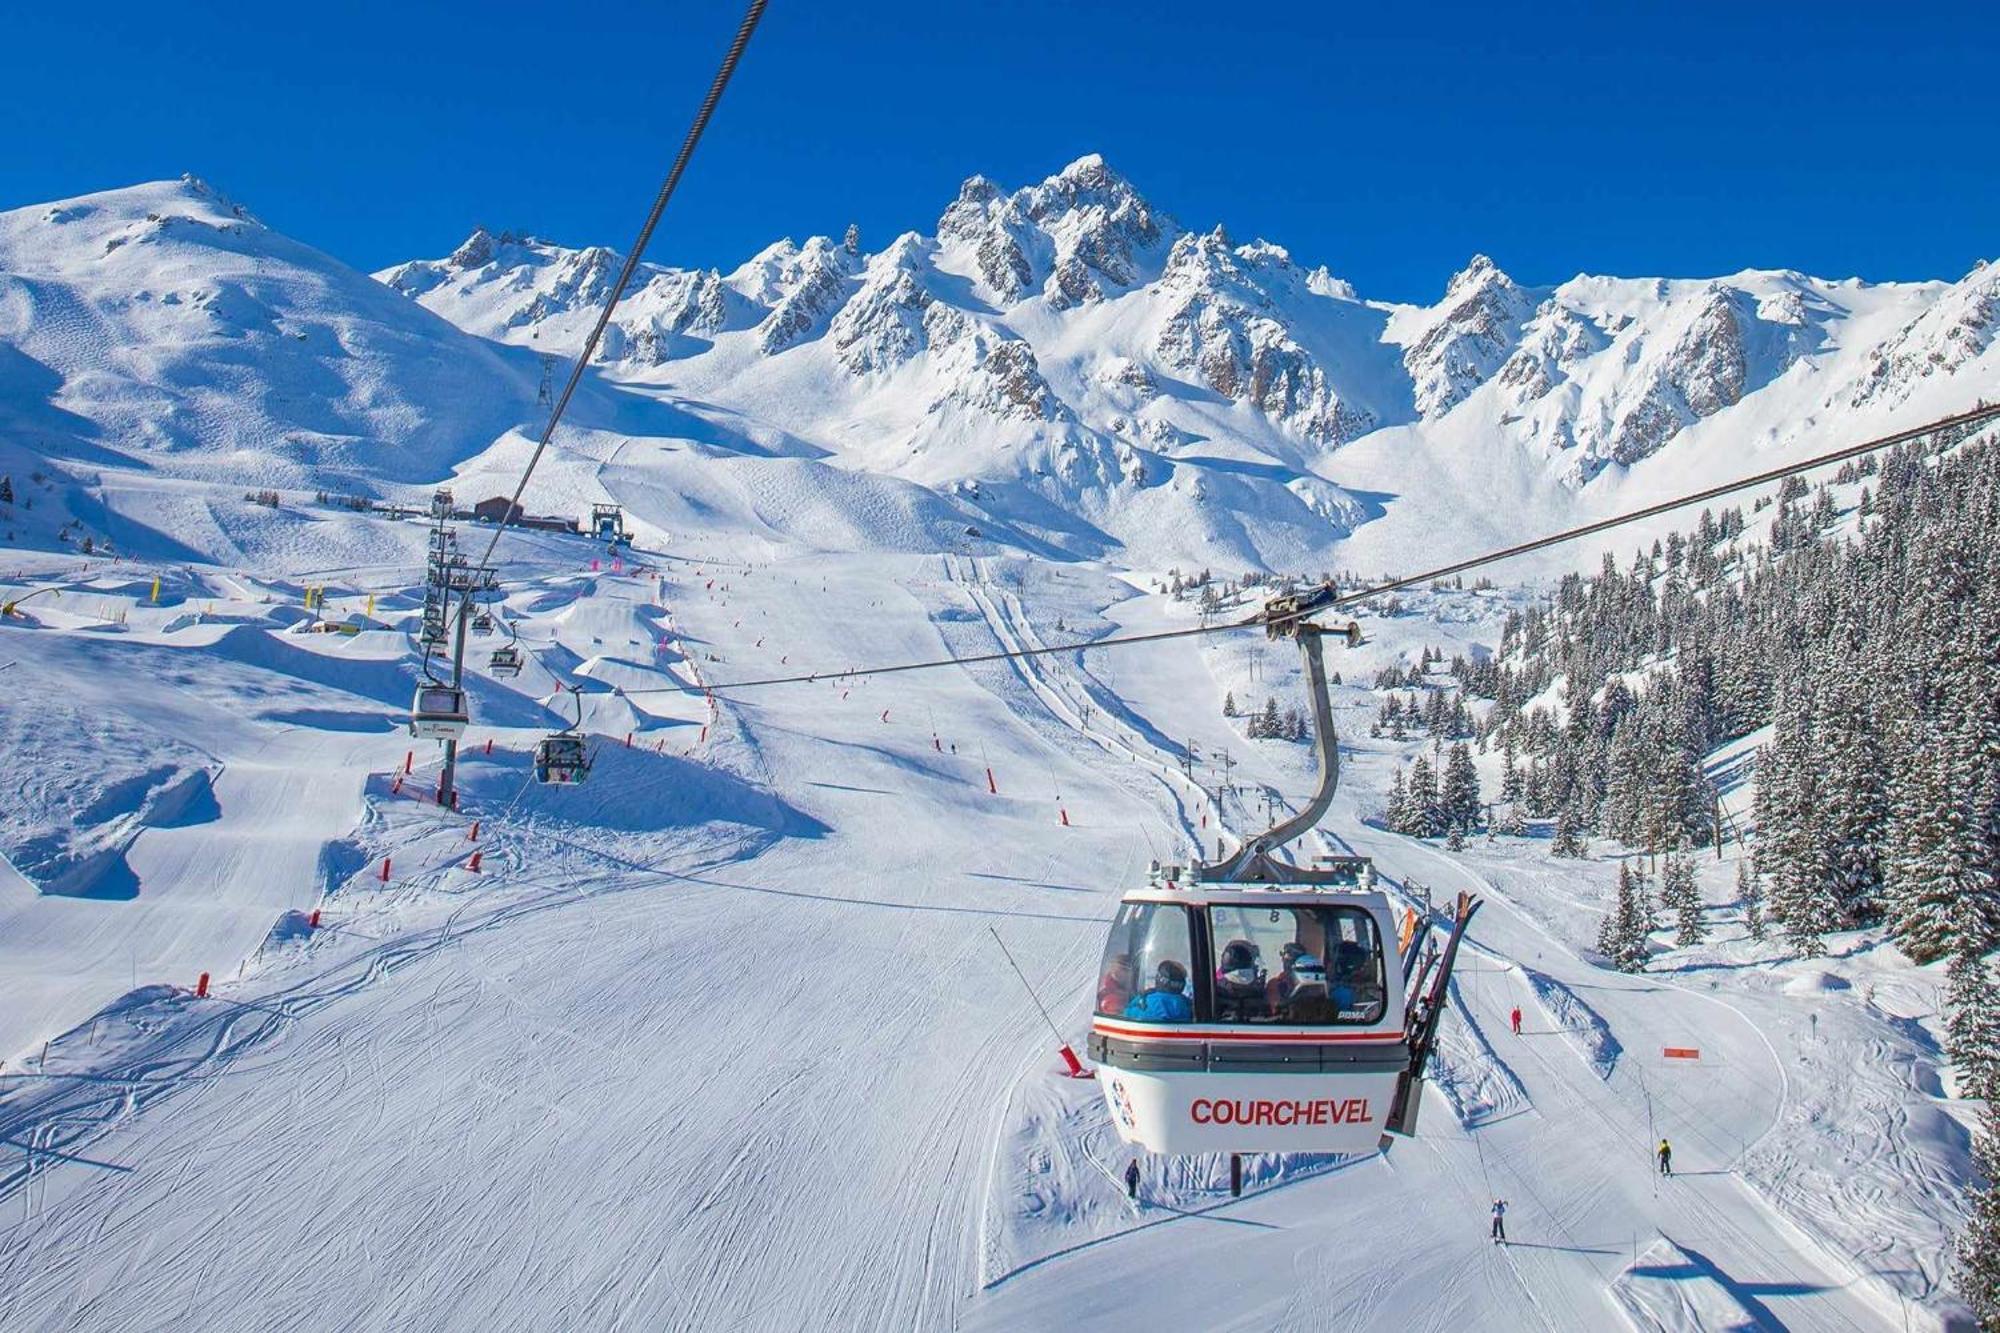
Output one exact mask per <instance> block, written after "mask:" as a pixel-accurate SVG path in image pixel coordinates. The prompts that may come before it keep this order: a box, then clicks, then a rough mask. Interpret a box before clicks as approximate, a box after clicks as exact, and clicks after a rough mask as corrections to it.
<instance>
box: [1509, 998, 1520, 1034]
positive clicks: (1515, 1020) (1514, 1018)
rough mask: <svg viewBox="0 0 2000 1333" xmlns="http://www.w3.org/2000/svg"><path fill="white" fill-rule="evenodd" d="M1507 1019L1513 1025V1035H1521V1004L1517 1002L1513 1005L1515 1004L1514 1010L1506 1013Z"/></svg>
mask: <svg viewBox="0 0 2000 1333" xmlns="http://www.w3.org/2000/svg"><path fill="white" fill-rule="evenodd" d="M1507 1020H1508V1021H1509V1022H1510V1023H1512V1024H1513V1025H1514V1035H1515V1036H1517V1037H1518V1036H1520V1035H1521V1006H1520V1005H1518V1004H1517V1005H1515V1006H1514V1012H1513V1013H1511V1014H1509V1015H1507Z"/></svg>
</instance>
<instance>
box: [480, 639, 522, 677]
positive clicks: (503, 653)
mask: <svg viewBox="0 0 2000 1333" xmlns="http://www.w3.org/2000/svg"><path fill="white" fill-rule="evenodd" d="M486 669H487V670H488V671H491V672H492V673H493V674H494V675H496V676H518V675H520V674H521V650H520V649H519V648H516V647H515V646H514V645H513V644H511V643H509V644H502V645H501V646H500V647H498V648H495V649H494V650H493V655H492V656H491V657H489V658H487V659H486Z"/></svg>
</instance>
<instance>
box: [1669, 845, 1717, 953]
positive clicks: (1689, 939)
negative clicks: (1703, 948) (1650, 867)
mask: <svg viewBox="0 0 2000 1333" xmlns="http://www.w3.org/2000/svg"><path fill="white" fill-rule="evenodd" d="M1660 901H1661V902H1663V903H1665V904H1666V905H1667V906H1668V907H1670V908H1671V909H1672V910H1673V913H1674V926H1675V931H1674V943H1675V944H1676V945H1677V946H1679V947H1680V948H1683V949H1685V948H1687V947H1688V946H1689V945H1693V944H1700V943H1701V942H1702V940H1703V939H1704V938H1705V935H1706V932H1705V931H1704V929H1703V927H1702V920H1701V886H1700V885H1699V884H1698V883H1696V881H1695V875H1694V862H1693V861H1692V860H1690V859H1689V858H1688V857H1686V856H1684V855H1682V854H1681V853H1679V852H1669V853H1668V854H1667V859H1666V862H1665V863H1664V864H1663V865H1662V866H1661V869H1660Z"/></svg>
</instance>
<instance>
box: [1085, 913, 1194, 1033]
mask: <svg viewBox="0 0 2000 1333" xmlns="http://www.w3.org/2000/svg"><path fill="white" fill-rule="evenodd" d="M1190 920H1191V915H1190V913H1189V911H1188V909H1187V908H1185V907H1182V906H1180V905H1179V904H1176V903H1144V902H1139V903H1126V904H1124V905H1122V906H1121V907H1120V908H1119V909H1118V918H1117V920H1115V921H1113V922H1112V923H1111V938H1110V939H1109V940H1108V941H1107V942H1106V944H1105V949H1104V965H1103V967H1102V968H1101V969H1100V970H1099V972H1098V979H1097V1012H1098V1013H1099V1014H1100V1015H1102V1016H1103V1017H1105V1018H1128V1019H1137V1020H1139V1021H1141V1022H1147V1023H1188V1022H1192V1021H1193V1020H1194V987H1193V986H1192V985H1191V984H1190V976H1191V974H1190V973H1189V971H1188V962H1187V960H1188V959H1190V958H1192V957H1193V956H1194V950H1193V948H1192V939H1193V937H1192V934H1191V932H1190V930H1189V922H1190Z"/></svg>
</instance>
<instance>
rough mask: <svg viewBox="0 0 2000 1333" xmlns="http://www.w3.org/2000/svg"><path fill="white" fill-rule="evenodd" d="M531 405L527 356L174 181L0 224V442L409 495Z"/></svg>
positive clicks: (257, 479) (212, 473)
mask: <svg viewBox="0 0 2000 1333" xmlns="http://www.w3.org/2000/svg"><path fill="white" fill-rule="evenodd" d="M534 398H535V379H534V369H533V366H532V362H531V361H530V359H528V358H525V357H521V356H519V355H516V354H513V353H511V352H509V351H507V350H506V349H503V348H496V347H494V346H493V345H492V344H491V343H490V342H487V341H484V340H481V339H477V338H470V337H467V336H466V335H465V334H463V333H462V332H460V331H459V330H458V329H455V328H453V327H452V326H451V325H450V324H448V323H446V322H445V321H443V320H441V319H438V318H436V317H435V316H433V315H431V314H430V313H429V312H427V311H424V310H420V309H413V308H412V307H411V306H410V305H409V304H408V303H407V302H402V301H398V300H396V299H395V298H394V297H393V295H392V294H390V293H388V292H385V291H383V290H382V288H381V287H380V286H379V285H378V284H376V283H372V282H370V281H368V280H367V278H366V277H365V276H364V275H362V274H359V273H357V272H355V271H354V270H353V269H350V268H348V267H347V266H346V265H344V264H341V263H340V262H339V261H337V260H335V259H332V258H331V257H329V256H327V255H324V254H322V253H320V252H318V251H316V250H313V249H311V248H310V247H308V246H304V245H301V244H299V243H298V242H296V241H294V240H291V239H290V238H288V237H286V236H283V235H281V234H279V233H277V232H274V231H272V230H271V229H270V228H269V227H266V226H265V225H264V224H263V223H261V222H259V221H258V220H257V219H256V218H255V217H254V216H252V215H251V214H250V212H249V211H248V210H247V209H245V208H244V207H243V206H241V205H239V204H236V203H234V202H232V201H231V200H229V199H227V198H225V197H224V196H223V195H221V194H220V193H218V192H217V191H215V190H214V189H212V188H211V187H209V186H207V185H205V184H203V183H202V182H201V181H199V180H196V179H194V178H192V177H183V178H182V179H181V180H179V181H163V182H157V183H154V184H150V185H141V186H135V187H133V188H131V189H125V190H113V191H109V192H106V193H103V194H95V195H87V196H84V197H82V198H79V199H70V200H65V201H63V202H61V203H56V204H47V205H41V206H38V207H32V208H23V209H16V210H14V211H12V212H8V213H0V437H5V440H6V443H8V444H11V445H16V446H23V447H26V448H28V449H30V450H31V451H33V452H34V453H36V454H39V455H42V456H45V457H50V458H54V459H70V460H76V461H80V462H105V463H110V462H116V461H125V462H129V463H131V464H134V465H137V466H140V467H143V468H147V469H153V470H159V471H162V472H165V473H167V474H168V475H175V476H203V477H214V478H219V479H220V478H226V479H227V480H229V481H232V482H237V481H240V482H242V483H243V484H246V485H251V484H254V485H259V486H266V485H294V486H296V485H302V484H307V483H309V482H311V483H318V482H321V481H328V482H331V481H335V480H338V479H343V478H344V479H346V480H348V481H350V482H351V483H352V484H354V485H355V486H357V487H367V486H371V485H373V484H376V483H382V482H390V483H394V482H421V481H425V480H430V479H434V478H436V477H437V476H439V475H441V474H442V473H443V472H444V471H445V470H446V469H447V468H448V467H449V465H450V463H451V461H453V460H454V459H456V458H459V457H462V456H463V455H464V454H465V453H466V452H467V442H468V441H470V440H475V439H476V440H478V441H479V442H480V443H482V444H483V443H485V442H487V441H490V440H491V439H492V438H493V436H495V435H497V434H498V433H499V432H500V431H501V430H502V429H504V428H505V427H506V426H507V425H509V424H512V422H513V421H514V420H516V419H519V418H521V417H522V416H523V415H524V414H523V411H522V409H523V408H526V407H531V406H532V404H533V402H534Z"/></svg>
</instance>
